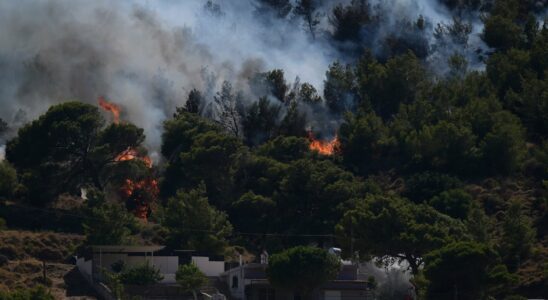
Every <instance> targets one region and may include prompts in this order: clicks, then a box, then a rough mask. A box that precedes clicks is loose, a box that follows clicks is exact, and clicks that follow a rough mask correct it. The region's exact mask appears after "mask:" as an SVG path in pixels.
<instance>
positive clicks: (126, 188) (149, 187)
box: [114, 147, 159, 222]
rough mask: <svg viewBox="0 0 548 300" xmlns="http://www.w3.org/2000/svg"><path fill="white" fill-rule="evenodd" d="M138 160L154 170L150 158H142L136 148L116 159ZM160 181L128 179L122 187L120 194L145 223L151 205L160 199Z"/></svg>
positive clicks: (126, 151)
mask: <svg viewBox="0 0 548 300" xmlns="http://www.w3.org/2000/svg"><path fill="white" fill-rule="evenodd" d="M134 159H138V160H141V161H142V162H144V163H145V165H146V166H147V167H148V168H152V160H151V159H150V157H148V156H140V154H139V152H137V150H135V149H134V148H131V147H129V148H127V149H126V150H124V151H122V152H121V153H120V154H118V156H116V157H115V158H114V161H128V160H134ZM158 193H159V189H158V181H157V180H155V179H144V180H140V181H133V180H131V179H126V180H125V182H124V184H123V185H122V186H121V187H120V194H121V196H122V197H123V198H124V199H125V200H126V201H129V203H130V204H131V207H133V213H134V214H135V216H136V217H138V218H140V219H141V220H143V221H144V222H146V221H147V215H148V212H149V210H150V205H151V203H153V202H154V201H155V200H156V199H157V198H158Z"/></svg>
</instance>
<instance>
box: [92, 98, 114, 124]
mask: <svg viewBox="0 0 548 300" xmlns="http://www.w3.org/2000/svg"><path fill="white" fill-rule="evenodd" d="M97 100H98V101H99V106H100V107H101V108H102V109H104V110H106V111H110V112H111V113H112V116H113V117H114V123H115V124H118V123H119V122H120V107H119V106H118V105H116V104H114V103H110V102H108V101H107V100H105V97H103V96H100V97H99V99H97Z"/></svg>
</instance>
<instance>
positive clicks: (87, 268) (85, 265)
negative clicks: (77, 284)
mask: <svg viewBox="0 0 548 300" xmlns="http://www.w3.org/2000/svg"><path fill="white" fill-rule="evenodd" d="M76 267H77V268H78V270H79V271H80V273H82V274H83V275H86V276H89V277H91V260H88V261H86V259H85V258H83V257H80V258H78V259H77V260H76Z"/></svg>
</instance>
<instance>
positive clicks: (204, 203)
mask: <svg viewBox="0 0 548 300" xmlns="http://www.w3.org/2000/svg"><path fill="white" fill-rule="evenodd" d="M161 224H162V226H164V227H165V228H166V229H167V243H168V245H170V246H171V247H173V248H175V249H191V250H196V251H207V252H209V253H215V254H222V253H224V248H225V246H226V245H227V238H228V237H229V236H230V235H231V233H232V225H231V224H230V223H229V222H228V218H227V215H226V214H225V213H224V212H221V211H218V210H216V209H215V208H213V207H212V206H210V205H209V202H208V199H207V196H206V194H205V187H204V186H203V185H200V186H199V187H198V188H197V189H193V190H190V191H188V192H183V191H179V192H178V193H177V195H176V196H175V197H171V198H170V199H169V200H168V202H167V204H166V206H165V208H164V209H163V211H162V216H161Z"/></svg>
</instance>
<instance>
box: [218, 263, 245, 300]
mask: <svg viewBox="0 0 548 300" xmlns="http://www.w3.org/2000/svg"><path fill="white" fill-rule="evenodd" d="M243 268H244V267H243V266H241V267H238V268H234V269H230V270H228V271H226V272H225V273H224V274H223V277H224V278H225V280H226V284H227V285H228V290H229V291H230V295H231V296H232V297H233V298H235V299H244V297H245V293H244V291H245V285H246V284H249V282H246V281H249V280H244V271H243ZM233 277H236V278H238V287H236V288H233V287H232V280H233Z"/></svg>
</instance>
